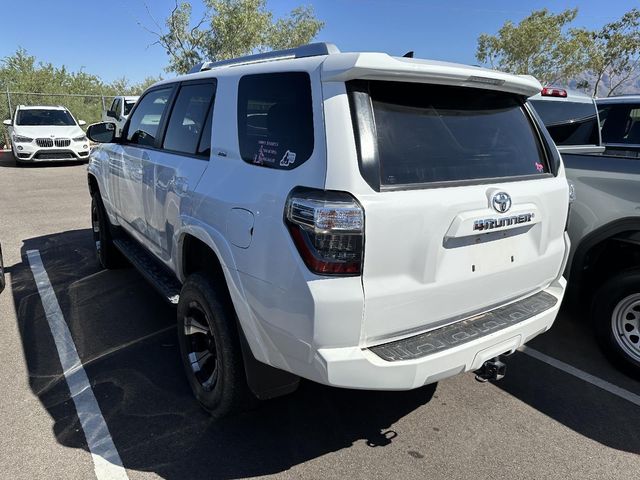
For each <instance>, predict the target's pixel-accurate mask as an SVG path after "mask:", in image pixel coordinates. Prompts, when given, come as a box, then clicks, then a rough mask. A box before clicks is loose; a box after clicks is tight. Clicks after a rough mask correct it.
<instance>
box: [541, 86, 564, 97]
mask: <svg viewBox="0 0 640 480" xmlns="http://www.w3.org/2000/svg"><path fill="white" fill-rule="evenodd" d="M540 94H541V95H542V96H543V97H562V98H566V97H567V91H566V90H565V89H563V88H553V87H544V88H543V89H542V91H541V92H540Z"/></svg>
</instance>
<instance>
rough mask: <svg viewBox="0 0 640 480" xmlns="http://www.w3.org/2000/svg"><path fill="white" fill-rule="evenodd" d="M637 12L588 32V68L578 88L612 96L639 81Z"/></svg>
mask: <svg viewBox="0 0 640 480" xmlns="http://www.w3.org/2000/svg"><path fill="white" fill-rule="evenodd" d="M639 27H640V10H638V9H637V8H633V9H632V10H630V11H629V12H627V13H625V14H624V15H623V16H622V18H620V19H619V20H617V21H615V22H611V23H607V24H606V25H604V26H603V27H602V28H601V29H600V30H596V31H593V32H589V43H588V49H587V57H588V62H587V68H586V72H585V76H584V78H583V79H582V81H581V82H579V87H581V88H583V89H585V90H587V91H589V92H590V93H591V94H592V95H594V96H597V95H606V96H611V95H615V94H617V93H619V92H620V91H621V89H622V88H624V86H625V85H627V84H629V83H631V82H632V81H633V80H635V79H637V78H638V77H640V71H639V67H640V29H639Z"/></svg>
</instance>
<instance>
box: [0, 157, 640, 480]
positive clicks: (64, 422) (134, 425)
mask: <svg viewBox="0 0 640 480" xmlns="http://www.w3.org/2000/svg"><path fill="white" fill-rule="evenodd" d="M89 227H90V224H89V195H88V193H87V187H86V166H85V165H60V166H49V165H45V166H36V167H29V168H17V167H16V166H15V165H14V163H13V161H12V160H11V158H10V155H8V154H7V153H2V154H0V241H1V242H2V247H3V251H4V255H5V265H6V267H7V290H6V291H5V292H4V293H2V294H1V295H0V325H1V333H0V391H1V392H2V400H1V401H0V478H7V479H8V478H11V479H23V478H24V479H36V478H38V479H39V478H48V479H91V478H96V472H95V470H94V468H95V466H94V462H95V458H94V457H93V456H92V454H91V453H90V451H89V449H88V442H87V436H89V435H92V434H93V433H92V432H85V431H84V430H83V428H82V426H81V424H80V421H79V418H78V414H77V411H76V406H75V404H74V401H73V399H72V398H71V395H70V390H69V387H68V385H67V382H66V381H65V377H64V375H63V371H62V367H61V362H60V358H59V356H58V352H57V350H56V346H55V343H54V339H53V337H52V333H51V330H50V328H49V325H48V323H47V318H46V316H45V314H44V310H43V302H42V299H41V297H40V295H39V293H38V285H36V282H35V281H34V276H33V273H32V270H31V268H30V264H29V259H28V257H27V252H28V251H36V250H37V251H38V252H39V253H40V256H41V258H42V264H43V265H44V268H45V269H46V272H47V274H48V277H49V279H50V282H51V285H52V287H53V290H54V292H55V297H56V298H57V301H58V303H59V305H60V309H61V311H62V314H63V317H64V321H65V322H66V324H67V326H68V328H69V331H70V332H71V337H72V339H73V342H74V344H75V348H76V350H77V352H78V355H79V357H80V359H81V361H82V364H83V366H84V370H85V371H86V374H87V377H88V379H89V383H90V385H91V390H92V391H93V394H94V395H95V398H96V399H97V402H98V405H99V408H100V411H101V413H102V416H103V417H104V420H105V422H106V425H107V426H108V430H109V432H110V436H111V438H112V439H113V444H114V445H115V448H116V449H117V451H118V453H119V456H120V458H121V460H122V464H123V466H124V469H125V470H124V471H123V472H122V473H124V474H125V475H126V477H124V478H127V477H128V478H129V479H142V478H166V479H186V478H189V479H209V478H221V479H235V478H245V477H263V476H267V477H273V478H313V479H328V478H347V477H348V478H350V479H351V480H353V479H360V478H362V479H368V478H391V477H398V478H429V479H448V480H450V479H458V478H460V479H463V478H474V479H484V478H487V479H488V478H510V479H519V478H523V479H525V478H527V479H528V478H562V479H574V478H575V479H629V478H635V477H637V475H638V471H640V382H639V381H638V380H636V379H632V378H630V377H627V376H625V375H624V374H622V373H620V372H618V371H617V370H615V369H614V368H613V367H612V366H610V364H609V363H608V362H607V361H606V360H605V359H604V358H603V357H602V355H601V354H600V352H599V351H598V349H597V347H596V346H595V344H594V342H593V340H592V338H591V335H590V331H589V329H588V328H587V327H586V324H585V322H584V320H583V319H581V318H577V317H578V316H577V315H574V316H573V318H572V315H570V314H569V313H568V312H566V311H563V312H562V313H561V315H560V317H559V319H558V320H557V322H556V324H555V325H554V327H553V329H552V330H551V331H550V332H548V333H547V334H545V335H543V336H541V337H539V338H537V339H536V340H534V341H533V342H532V343H531V344H530V347H531V348H533V349H534V350H533V351H529V352H528V353H520V352H519V353H516V354H514V355H513V356H511V357H510V358H509V359H508V372H507V376H506V377H505V378H504V379H503V380H501V381H499V382H497V383H495V384H480V383H477V382H476V381H475V380H474V378H473V375H472V374H465V375H460V376H457V377H455V378H452V379H449V380H446V381H443V382H440V383H439V384H437V385H433V386H428V387H425V388H423V389H420V390H417V391H411V392H383V393H381V392H361V391H360V392H359V391H347V390H340V389H333V388H328V387H324V386H320V385H316V384H312V383H310V382H302V384H301V387H300V389H299V390H298V391H297V392H296V393H295V394H293V395H289V396H287V397H284V398H280V399H276V400H272V401H269V402H264V403H263V404H262V405H261V406H260V407H259V408H257V409H255V410H253V411H251V412H249V413H247V414H244V415H242V416H238V417H234V418H230V419H226V420H224V421H221V422H218V423H214V422H212V421H211V420H210V418H209V417H208V416H207V415H206V414H205V413H203V411H201V410H200V408H199V407H198V405H197V404H196V402H195V400H194V399H193V398H192V396H191V393H190V391H189V387H188V385H187V383H186V380H185V379H184V377H183V373H182V366H181V364H180V361H179V358H178V353H177V345H176V336H175V331H174V311H173V310H172V308H171V307H169V306H168V305H166V304H165V303H163V301H162V300H161V298H160V297H159V296H158V295H157V294H156V293H155V292H154V291H153V290H152V289H151V288H150V287H149V286H148V285H147V284H146V283H145V281H144V280H143V279H142V278H141V277H140V275H139V274H138V273H137V272H136V271H134V270H132V269H122V270H117V271H102V270H100V269H99V267H98V264H97V262H96V260H95V258H94V252H93V245H92V240H91V232H90V228H89ZM91 422H92V419H89V422H88V424H89V425H91ZM84 425H87V424H86V423H85V424H84ZM103 478H111V477H103ZM114 478H115V477H114Z"/></svg>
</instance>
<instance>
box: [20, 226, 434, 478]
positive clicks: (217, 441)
mask: <svg viewBox="0 0 640 480" xmlns="http://www.w3.org/2000/svg"><path fill="white" fill-rule="evenodd" d="M35 249H37V250H39V251H40V252H41V256H42V259H43V262H44V265H45V268H46V270H47V272H48V274H49V277H50V280H51V283H52V285H53V287H54V290H55V292H56V296H57V298H58V301H59V303H60V306H61V308H62V311H63V313H64V316H65V319H66V321H67V323H68V325H69V328H70V330H71V334H72V336H73V338H74V342H75V344H76V348H77V350H78V353H79V355H80V358H81V359H82V361H83V363H84V365H85V369H86V372H87V375H88V377H89V379H90V382H91V385H92V387H93V390H94V392H95V396H96V398H97V399H98V402H99V404H100V408H101V410H102V413H103V415H104V418H105V420H106V422H107V425H108V427H109V430H110V432H111V435H112V437H113V440H114V442H115V445H116V447H117V448H118V451H119V453H120V456H121V458H122V461H123V463H124V465H125V467H126V468H127V469H134V470H141V471H152V472H155V473H157V474H158V475H160V476H162V477H163V478H168V479H182V478H191V479H198V478H203V479H204V478H230V479H231V478H242V477H247V476H259V475H265V474H270V473H277V472H282V471H285V470H287V469H289V468H291V467H292V466H295V465H297V464H300V463H302V462H306V461H308V460H311V459H314V458H317V457H320V456H322V455H325V454H326V453H329V452H333V451H337V450H340V449H343V448H348V447H350V446H351V445H353V444H354V442H359V441H364V442H366V444H367V445H368V446H370V447H378V446H384V445H388V444H390V443H391V442H393V441H394V438H395V437H396V436H397V435H398V434H397V433H396V432H394V431H392V430H390V428H391V426H392V425H393V424H394V423H395V422H396V421H397V420H399V419H400V418H402V417H404V416H405V415H407V414H408V413H410V412H412V411H414V410H416V409H417V408H419V407H420V406H422V405H425V404H426V403H428V402H429V401H430V399H431V398H432V396H433V394H434V391H435V386H428V387H425V388H422V389H419V390H415V391H411V392H364V391H351V390H340V389H334V388H328V387H325V386H321V385H317V384H313V383H311V382H302V383H301V386H300V389H299V390H298V391H297V392H296V393H294V394H292V395H289V396H287V397H283V398H280V399H275V400H271V401H269V402H263V403H262V404H261V405H260V406H259V407H258V408H257V409H255V410H253V411H251V412H248V413H246V414H243V415H241V416H236V417H233V418H230V419H226V420H223V421H220V422H216V423H214V422H213V421H212V420H211V419H210V417H209V416H208V415H207V414H206V413H204V412H203V411H202V410H201V409H200V407H199V406H198V405H197V403H196V402H195V400H194V399H193V397H192V395H191V391H190V390H189V387H188V384H187V382H186V380H185V378H184V374H183V371H182V365H181V363H180V360H179V357H178V350H177V343H176V336H175V332H174V321H175V320H174V316H175V311H174V310H173V309H172V308H171V307H169V306H168V305H166V304H165V303H163V301H162V300H161V299H160V297H159V296H158V295H157V294H156V293H155V292H154V291H153V290H152V289H151V288H150V287H149V286H148V285H147V284H146V283H145V282H144V281H143V280H142V279H141V277H140V276H139V275H138V274H137V273H136V272H135V271H133V270H131V269H124V270H118V271H99V270H98V266H97V263H96V261H95V257H94V252H93V244H92V240H91V233H90V231H89V230H88V229H87V230H77V231H69V232H64V233H61V234H56V235H51V236H47V237H39V238H34V239H29V240H26V241H25V242H24V245H23V248H22V252H21V253H22V263H20V264H17V265H14V266H13V267H12V268H11V271H12V280H13V284H12V287H13V288H12V289H13V295H14V300H15V305H16V309H17V318H18V322H19V330H20V333H21V337H22V342H23V348H24V354H25V358H26V362H27V365H28V370H29V376H30V378H29V382H30V386H31V389H32V390H33V392H34V393H35V394H36V395H37V396H38V397H39V399H40V401H41V402H42V404H43V406H44V407H45V408H46V409H47V411H48V412H49V414H50V415H51V417H52V418H53V419H54V421H55V425H54V431H55V434H56V438H57V439H58V441H59V442H60V443H61V444H63V445H65V446H68V447H73V448H83V449H85V450H86V449H87V445H86V441H85V437H84V433H83V431H82V429H81V427H80V424H79V422H78V419H77V416H76V413H75V408H74V404H73V402H72V400H71V399H70V398H69V391H68V388H67V385H66V382H65V380H64V377H63V376H62V375H61V367H60V363H59V360H58V356H57V352H56V349H55V345H54V343H53V339H52V337H51V334H50V331H49V327H48V324H47V320H46V318H45V316H44V313H43V310H42V305H41V302H40V297H39V295H38V293H37V289H36V285H35V284H34V280H33V276H32V275H31V271H30V268H29V264H28V260H27V259H26V252H27V251H28V250H35ZM425 428H426V426H425Z"/></svg>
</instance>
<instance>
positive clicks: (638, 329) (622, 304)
mask: <svg viewBox="0 0 640 480" xmlns="http://www.w3.org/2000/svg"><path fill="white" fill-rule="evenodd" d="M591 311H592V320H593V322H594V327H595V333H596V337H597V340H598V342H599V343H600V346H601V347H602V349H603V350H604V352H605V354H607V356H608V358H609V359H610V360H611V361H612V362H613V363H614V364H616V365H617V366H619V367H620V368H621V369H622V370H624V371H626V372H627V373H629V374H631V375H632V376H635V377H640V270H628V271H625V272H621V273H619V274H618V275H615V276H613V277H611V278H610V279H609V280H607V281H606V282H605V283H604V284H603V285H602V286H601V287H600V288H599V289H598V291H597V292H596V294H595V296H594V299H593V307H592V309H591Z"/></svg>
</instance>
